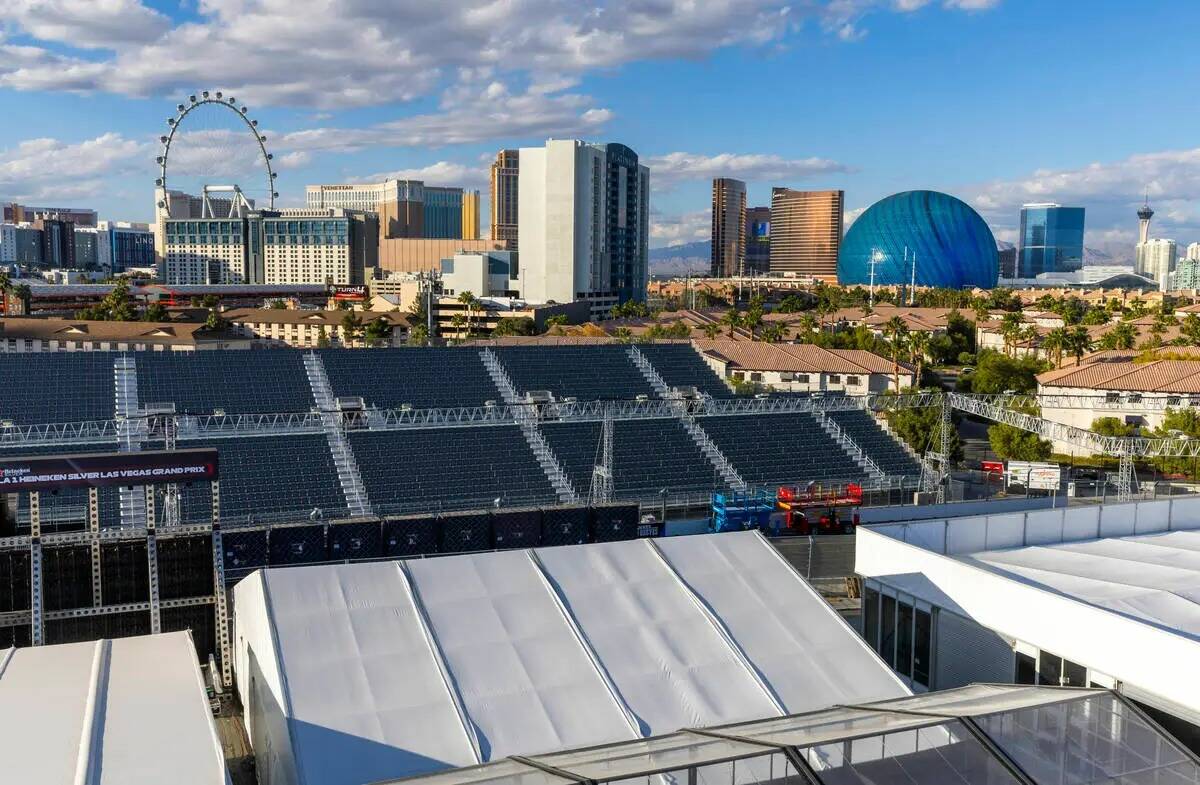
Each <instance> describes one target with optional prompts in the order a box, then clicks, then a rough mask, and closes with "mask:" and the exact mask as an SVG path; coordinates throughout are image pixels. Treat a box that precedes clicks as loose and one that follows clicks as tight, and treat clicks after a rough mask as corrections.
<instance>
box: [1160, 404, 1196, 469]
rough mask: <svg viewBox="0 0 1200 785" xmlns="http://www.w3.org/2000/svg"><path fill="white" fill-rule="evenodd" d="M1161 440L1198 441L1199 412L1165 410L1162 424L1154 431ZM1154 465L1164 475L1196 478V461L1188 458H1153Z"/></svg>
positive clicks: (1189, 409) (1190, 409)
mask: <svg viewBox="0 0 1200 785" xmlns="http://www.w3.org/2000/svg"><path fill="white" fill-rule="evenodd" d="M1153 435H1154V436H1156V437H1159V438H1163V439H1168V438H1169V439H1200V412H1197V411H1196V410H1195V409H1192V408H1190V407H1189V408H1186V409H1167V410H1166V412H1164V413H1163V424H1162V425H1161V426H1160V427H1159V428H1156V429H1155V430H1154V433H1153ZM1154 465H1155V466H1156V467H1157V468H1158V470H1159V471H1161V472H1164V473H1166V474H1186V475H1189V476H1191V477H1192V478H1193V479H1195V478H1196V477H1197V460H1196V459H1195V458H1191V457H1188V456H1183V455H1181V456H1176V457H1164V458H1155V459H1154Z"/></svg>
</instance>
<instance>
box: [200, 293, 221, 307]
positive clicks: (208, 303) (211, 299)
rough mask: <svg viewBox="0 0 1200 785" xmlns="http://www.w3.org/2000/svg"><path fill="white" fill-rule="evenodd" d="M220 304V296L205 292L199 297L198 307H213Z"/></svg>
mask: <svg viewBox="0 0 1200 785" xmlns="http://www.w3.org/2000/svg"><path fill="white" fill-rule="evenodd" d="M220 304H221V298H220V297H218V296H217V295H215V294H206V295H204V296H203V297H201V298H200V307H201V308H208V309H210V310H211V309H213V308H216V307H217V306H218V305H220Z"/></svg>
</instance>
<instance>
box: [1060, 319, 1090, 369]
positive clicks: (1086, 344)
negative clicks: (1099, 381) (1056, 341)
mask: <svg viewBox="0 0 1200 785" xmlns="http://www.w3.org/2000/svg"><path fill="white" fill-rule="evenodd" d="M1066 349H1067V351H1069V352H1070V353H1071V354H1072V355H1073V356H1074V357H1075V364H1076V365H1079V364H1080V363H1081V362H1083V355H1085V354H1087V353H1088V352H1090V351H1091V350H1092V336H1091V334H1090V333H1089V332H1088V331H1087V328H1086V327H1072V328H1071V329H1069V330H1068V331H1067V346H1066Z"/></svg>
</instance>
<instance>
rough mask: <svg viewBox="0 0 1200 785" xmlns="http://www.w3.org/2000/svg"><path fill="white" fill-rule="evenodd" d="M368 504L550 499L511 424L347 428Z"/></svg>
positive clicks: (424, 506) (402, 508)
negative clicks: (372, 429) (351, 429)
mask: <svg viewBox="0 0 1200 785" xmlns="http://www.w3.org/2000/svg"><path fill="white" fill-rule="evenodd" d="M349 440H350V445H351V447H352V448H353V450H354V455H355V458H356V459H357V461H358V467H359V471H360V473H361V474H362V478H363V482H364V484H365V485H366V488H367V495H368V497H370V500H371V505H372V506H373V507H374V508H375V510H376V511H377V512H424V511H428V510H437V509H444V510H455V509H472V508H477V507H480V506H485V507H490V506H491V504H492V500H494V499H497V498H500V499H502V500H503V502H502V504H503V505H504V506H506V507H508V506H517V505H531V504H549V503H553V502H555V501H556V499H557V497H556V494H555V492H554V488H553V487H552V486H551V485H550V481H549V480H547V479H546V474H545V472H544V471H542V467H541V465H540V464H538V462H537V459H536V458H535V457H534V455H533V451H532V450H530V449H529V445H528V444H527V443H526V442H525V437H524V436H523V435H522V434H521V430H520V428H518V427H516V426H514V425H502V426H477V427H474V428H470V427H468V428H429V429H411V430H400V431H352V432H351V433H350V434H349Z"/></svg>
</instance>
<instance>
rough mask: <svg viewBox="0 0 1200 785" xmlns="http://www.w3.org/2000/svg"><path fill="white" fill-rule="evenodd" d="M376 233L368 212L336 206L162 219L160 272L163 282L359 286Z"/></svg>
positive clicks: (371, 263) (374, 250)
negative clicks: (203, 218) (164, 242)
mask: <svg viewBox="0 0 1200 785" xmlns="http://www.w3.org/2000/svg"><path fill="white" fill-rule="evenodd" d="M378 234H379V229H378V219H377V217H376V216H375V214H374V213H368V212H359V211H353V210H346V209H341V208H328V209H326V208H309V209H296V210H271V211H259V212H251V213H248V214H246V215H245V216H242V217H235V218H220V219H208V220H199V221H194V220H186V221H185V220H176V219H169V220H167V221H166V225H165V239H166V245H165V251H166V258H165V259H164V262H163V269H162V270H161V271H160V273H161V275H162V277H163V280H164V281H166V283H168V284H268V285H274V284H285V283H286V284H335V285H348V284H355V283H362V281H363V270H364V269H365V268H366V267H375V266H377V258H378V246H377V245H376V238H377V237H378Z"/></svg>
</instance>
